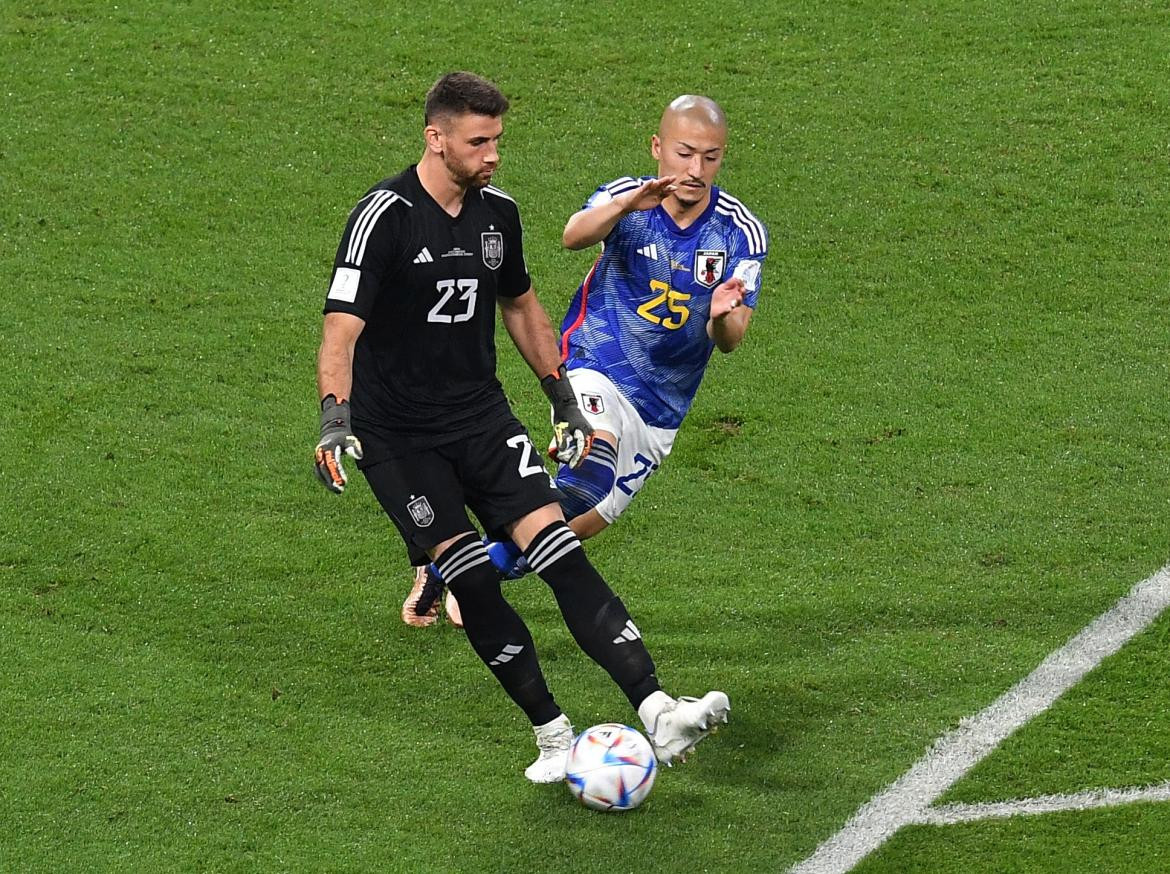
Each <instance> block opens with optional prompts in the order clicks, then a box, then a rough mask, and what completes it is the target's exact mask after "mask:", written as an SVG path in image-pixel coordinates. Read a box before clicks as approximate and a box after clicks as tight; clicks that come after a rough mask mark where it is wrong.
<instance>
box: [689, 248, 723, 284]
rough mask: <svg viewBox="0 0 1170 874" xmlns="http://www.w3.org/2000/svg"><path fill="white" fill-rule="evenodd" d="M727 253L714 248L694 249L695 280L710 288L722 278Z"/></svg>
mask: <svg viewBox="0 0 1170 874" xmlns="http://www.w3.org/2000/svg"><path fill="white" fill-rule="evenodd" d="M725 264H727V253H726V252H723V251H717V250H715V249H696V250H695V282H697V283H699V284H700V285H705V286H707V288H712V287H713V286H714V285H715V284H716V283H718V282H719V280H721V279H722V278H723V267H724V265H725Z"/></svg>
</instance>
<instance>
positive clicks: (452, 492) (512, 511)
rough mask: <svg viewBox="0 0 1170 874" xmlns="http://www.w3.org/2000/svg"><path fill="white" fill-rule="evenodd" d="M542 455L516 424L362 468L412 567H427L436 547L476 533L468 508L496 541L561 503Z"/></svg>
mask: <svg viewBox="0 0 1170 874" xmlns="http://www.w3.org/2000/svg"><path fill="white" fill-rule="evenodd" d="M544 457H545V456H544V453H543V452H541V451H540V450H539V449H537V448H536V447H535V446H533V444H532V441H531V439H529V437H528V431H527V430H525V428H524V426H523V425H521V424H520V422H518V421H517V420H516V419H515V418H508V419H504V420H496V421H495V422H492V423H490V424H488V425H486V426H485V427H484V430H483V431H480V432H477V433H475V434H472V435H470V436H468V437H466V438H463V439H460V440H457V441H455V442H452V443H446V444H443V445H441V446H437V447H435V448H434V449H428V450H425V451H421V452H413V453H411V454H409V455H402V456H399V457H396V458H388V459H386V460H385V461H380V462H378V463H377V464H373V465H371V466H370V467H366V468H363V469H362V473H363V474H365V476H366V479H367V480H368V481H369V483H370V488H371V490H373V492H374V495H375V497H377V499H378V503H380V504H381V505H382V509H384V510H385V511H386V515H388V516H389V517H390V519H391V521H393V522H394V526H395V527H396V528H397V529H398V533H399V534H401V535H402V539H403V541H405V543H406V549H407V552H408V553H409V555H410V561H411V564H414V565H420V564H426V563H427V561H429V559H427V558H426V557H425V556H426V551H427V550H428V549H430V548H432V547H433V546H436V545H438V544H439V543H442V542H443V541H444V540H448V539H449V538H451V537H455V536H456V535H459V534H465V533H467V532H468V531H474V530H475V526H474V525H472V523H471V519H470V518H469V517H468V515H467V509H468V508H470V509H471V512H472V513H474V514H475V517H476V518H477V519H478V520H479V522H480V525H482V526H483V530H484V533H485V534H487V536H488V537H490V538H491V539H492V540H502V539H504V538H506V537H507V533H506V531H505V526H507V525H509V524H510V523H512V522H515V521H516V520H518V519H520V518H522V517H524V516H526V515H528V514H529V513H531V512H532V511H533V510H538V509H540V508H541V507H543V506H545V505H546V504H554V503H557V502H559V501H560V500H561V497H562V495H561V493H560V491H559V490H558V489H557V487H556V486H555V485H554V483H553V480H552V477H551V476H550V475H549V472H548V470H547V469H546V468H545V465H544Z"/></svg>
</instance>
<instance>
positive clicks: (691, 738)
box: [638, 692, 731, 765]
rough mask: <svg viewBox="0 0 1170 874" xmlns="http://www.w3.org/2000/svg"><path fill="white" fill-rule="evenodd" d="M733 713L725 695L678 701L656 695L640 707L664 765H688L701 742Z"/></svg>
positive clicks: (655, 751) (656, 753)
mask: <svg viewBox="0 0 1170 874" xmlns="http://www.w3.org/2000/svg"><path fill="white" fill-rule="evenodd" d="M730 712H731V702H729V701H728V700H727V696H726V695H725V694H723V693H722V692H708V693H707V694H706V695H704V696H703V697H702V698H679V699H677V700H676V699H674V698H671V697H670V696H669V695H667V694H666V693H665V692H655V693H654V694H652V695H650V696H649V697H648V698H647V699H646V700H645V701H643V702H642V704H641V706H639V707H638V716H639V717H640V718H641V720H642V724H643V725H645V726H646V736H647V737H648V738H650V745H651V746H653V747H654V755H655V756H657V758H658V761H659V762H660V763H661V764H663V765H671V764H673V763H674V760H675V759H677V760H678V761H680V762H685V761H686V759H687V755H688V754H689V753H690V752H691V751H692V750H694V748H695V745H696V744H698V742H699V741H701V740H702V739H703V738H705V737H706V736H707V735H709V734H711V733H712V732H714V731H718V730H719V726H720V725H721V724H722V723H725V722H727V714H728V713H730Z"/></svg>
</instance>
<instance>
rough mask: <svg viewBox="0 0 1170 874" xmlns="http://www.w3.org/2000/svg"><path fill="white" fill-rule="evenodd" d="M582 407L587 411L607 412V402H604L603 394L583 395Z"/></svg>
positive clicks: (595, 412) (598, 413) (597, 413)
mask: <svg viewBox="0 0 1170 874" xmlns="http://www.w3.org/2000/svg"><path fill="white" fill-rule="evenodd" d="M581 407H582V409H584V410H585V411H586V412H589V413H593V414H595V415H600V414H601V413H604V412H605V404H604V403H602V400H601V395H588V394H583V395H581Z"/></svg>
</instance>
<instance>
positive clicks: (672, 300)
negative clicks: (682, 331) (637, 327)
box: [638, 279, 691, 331]
mask: <svg viewBox="0 0 1170 874" xmlns="http://www.w3.org/2000/svg"><path fill="white" fill-rule="evenodd" d="M650 290H651V291H656V292H658V294H657V295H655V296H654V297H652V298H650V300H648V301H646V302H645V303H644V304H642V305H641V306H640V307H638V315H640V316H641V317H642V318H644V319H645V320H646V321H648V322H653V323H654V324H655V325H662V327H664V328H670V329H671V330H672V331H674V330H677V329H679V328H681V327H682V326H683V325H685V324H686V323H687V319H689V318H690V317H691V311H690V309H689V308H687V306H686V305H685V302H686V301H688V300H690V299H691V296H690V295H689V294H687V293H686V292H682V291H678V290H677V289H674V288H671V287H670V286H669V285H667V284H666V283H665V282H663V281H662V280H660V279H651V280H650Z"/></svg>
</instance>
